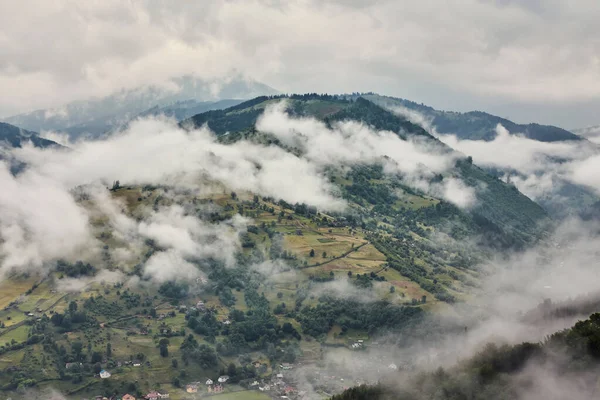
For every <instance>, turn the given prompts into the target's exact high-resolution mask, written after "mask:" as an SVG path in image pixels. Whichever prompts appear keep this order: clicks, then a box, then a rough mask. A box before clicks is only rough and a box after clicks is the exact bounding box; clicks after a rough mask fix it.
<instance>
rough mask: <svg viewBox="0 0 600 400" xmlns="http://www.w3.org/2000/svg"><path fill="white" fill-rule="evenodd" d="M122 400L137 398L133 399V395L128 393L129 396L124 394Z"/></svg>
mask: <svg viewBox="0 0 600 400" xmlns="http://www.w3.org/2000/svg"><path fill="white" fill-rule="evenodd" d="M121 400H135V397H133V396H132V395H130V394H129V393H127V394H124V395H123V397H121Z"/></svg>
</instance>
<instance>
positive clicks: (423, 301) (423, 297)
mask: <svg viewBox="0 0 600 400" xmlns="http://www.w3.org/2000/svg"><path fill="white" fill-rule="evenodd" d="M421 303H423V304H425V303H427V296H425V295H423V296H422V297H421Z"/></svg>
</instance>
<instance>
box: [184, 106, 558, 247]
mask: <svg viewBox="0 0 600 400" xmlns="http://www.w3.org/2000/svg"><path fill="white" fill-rule="evenodd" d="M281 99H286V100H288V101H289V113H290V114H291V115H295V116H302V117H314V118H318V119H321V120H323V121H325V122H326V123H328V124H331V123H334V122H336V121H346V120H352V121H357V122H361V123H364V124H366V125H368V126H370V127H372V128H374V129H377V130H387V131H392V132H395V133H396V134H398V135H399V136H401V137H403V138H406V137H409V138H410V137H413V138H415V137H416V138H419V139H422V140H426V141H427V142H428V143H430V144H432V145H434V146H436V147H437V148H438V149H441V150H442V151H446V152H448V153H453V152H454V151H453V150H452V149H451V148H449V147H448V146H446V145H445V144H443V143H441V142H440V141H438V140H437V139H436V138H434V137H433V136H431V135H430V134H429V133H427V132H426V131H425V130H424V129H423V128H421V127H420V126H417V125H415V124H413V123H412V122H410V121H408V120H407V119H406V118H404V117H401V116H398V115H396V114H394V113H392V112H390V111H388V110H386V109H384V108H382V107H381V106H379V105H377V104H376V103H375V102H372V101H369V100H367V99H364V98H362V97H357V98H356V99H355V100H348V99H347V98H345V97H337V96H328V95H326V96H319V95H298V96H294V95H293V96H289V97H287V96H274V97H266V96H263V97H258V98H256V99H253V100H250V101H248V102H244V103H241V104H239V105H237V106H234V107H230V108H228V109H225V110H215V111H209V112H206V113H203V114H199V115H195V116H193V117H192V118H190V119H188V120H186V121H183V122H182V123H181V124H182V126H196V127H198V126H202V125H203V124H208V126H209V127H210V128H211V129H212V130H213V131H214V132H215V133H216V134H217V135H225V134H226V133H227V135H226V137H225V139H224V140H227V141H232V140H233V141H234V140H238V139H241V138H249V137H250V138H253V140H264V138H263V139H260V138H259V135H258V133H257V132H256V131H255V129H254V126H255V124H256V121H257V119H258V118H259V116H260V115H261V114H262V113H263V111H264V109H265V107H266V106H268V105H269V104H272V103H273V102H276V101H280V100H281ZM268 140H269V142H273V140H272V139H268ZM459 157H461V158H460V159H459V160H458V161H457V162H456V164H455V166H454V168H452V169H451V170H450V171H448V172H447V173H446V174H445V175H444V176H443V177H440V178H439V179H444V178H447V179H449V178H451V177H458V178H460V179H462V181H463V182H465V183H466V185H468V186H469V187H470V188H472V189H473V190H474V191H475V192H476V196H477V205H476V206H475V207H473V208H472V209H470V210H469V211H468V212H467V213H466V214H465V213H464V212H462V211H456V213H457V215H458V214H460V215H461V217H465V218H466V219H465V220H464V221H463V222H464V224H465V225H468V226H469V228H466V229H471V230H473V229H480V230H481V231H485V232H486V235H489V234H490V233H491V232H495V235H494V238H493V239H490V240H491V241H493V242H495V243H496V245H498V244H502V245H506V246H512V245H518V246H522V245H524V244H525V243H531V242H533V241H535V240H537V239H539V234H540V225H543V222H544V221H546V222H547V221H548V216H547V214H546V212H545V211H544V210H543V209H542V208H541V207H540V206H539V205H538V204H536V203H535V202H533V201H531V200H530V199H529V198H527V197H526V196H524V195H523V194H522V193H520V192H519V191H518V190H517V189H516V188H515V187H514V186H512V185H509V184H506V183H504V182H502V181H501V180H500V179H498V178H495V177H493V176H491V175H490V174H488V173H486V172H485V171H484V170H483V169H481V168H479V167H477V166H476V165H473V164H472V162H471V160H470V158H467V157H464V156H462V155H461V156H459ZM361 174H364V175H366V176H367V178H368V179H373V180H377V182H378V183H377V184H372V185H371V187H369V189H368V191H367V192H362V191H359V192H357V193H358V194H357V193H355V194H352V196H354V197H361V199H360V201H364V202H367V203H368V202H369V201H375V203H377V202H378V201H379V200H381V199H377V200H374V199H369V192H373V191H375V192H377V191H378V188H377V186H385V189H382V190H384V191H387V192H393V191H395V190H397V189H398V187H394V184H392V183H389V182H385V181H382V180H380V179H379V178H380V175H381V173H380V172H378V171H377V170H373V171H362V172H361ZM346 178H349V177H346ZM350 181H351V182H352V179H350ZM346 189H347V190H354V188H353V186H352V185H348V187H347V188H346ZM404 190H408V191H412V192H413V193H415V188H406V187H405V188H404ZM390 199H393V196H392V197H391V198H390ZM392 201H393V200H392ZM394 211H395V210H393V209H388V210H387V212H388V215H389V216H390V217H391V218H393V217H394ZM438 211H439V212H438ZM446 212H448V211H447V210H444V211H442V210H437V211H434V212H432V214H434V215H431V216H430V217H431V218H438V217H440V218H442V219H443V218H445V216H442V215H444V213H446ZM436 214H439V215H436ZM451 214H452V212H451Z"/></svg>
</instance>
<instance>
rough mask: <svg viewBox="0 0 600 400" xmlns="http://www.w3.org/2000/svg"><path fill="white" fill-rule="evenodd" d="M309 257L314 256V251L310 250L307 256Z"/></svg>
mask: <svg viewBox="0 0 600 400" xmlns="http://www.w3.org/2000/svg"><path fill="white" fill-rule="evenodd" d="M308 255H309V256H310V257H314V256H315V249H310V253H309V254H308Z"/></svg>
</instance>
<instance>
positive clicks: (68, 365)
mask: <svg viewBox="0 0 600 400" xmlns="http://www.w3.org/2000/svg"><path fill="white" fill-rule="evenodd" d="M76 366H79V367H80V368H81V367H83V364H82V363H66V364H65V369H71V368H73V367H76Z"/></svg>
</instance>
